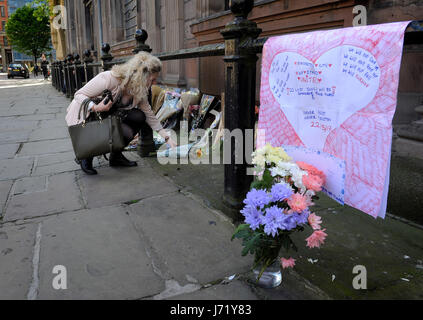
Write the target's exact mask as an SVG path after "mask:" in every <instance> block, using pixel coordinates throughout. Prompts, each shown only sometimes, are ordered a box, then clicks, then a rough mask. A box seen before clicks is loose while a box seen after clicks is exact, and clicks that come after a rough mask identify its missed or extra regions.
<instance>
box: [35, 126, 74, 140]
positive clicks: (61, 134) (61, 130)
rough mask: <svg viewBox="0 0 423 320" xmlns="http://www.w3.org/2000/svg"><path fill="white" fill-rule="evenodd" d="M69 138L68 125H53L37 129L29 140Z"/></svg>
mask: <svg viewBox="0 0 423 320" xmlns="http://www.w3.org/2000/svg"><path fill="white" fill-rule="evenodd" d="M64 138H69V131H68V128H67V127H63V126H62V127H52V128H39V129H35V130H34V131H33V132H32V133H31V135H30V136H29V141H40V140H52V139H64Z"/></svg>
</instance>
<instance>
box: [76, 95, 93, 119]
mask: <svg viewBox="0 0 423 320" xmlns="http://www.w3.org/2000/svg"><path fill="white" fill-rule="evenodd" d="M90 102H91V98H86V99H85V100H84V101H82V103H81V106H80V107H79V112H78V121H79V120H80V119H81V111H83V115H82V120H83V121H84V122H85V121H86V120H87V112H88V105H89V103H90Z"/></svg>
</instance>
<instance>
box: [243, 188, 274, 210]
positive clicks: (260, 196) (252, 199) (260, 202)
mask: <svg viewBox="0 0 423 320" xmlns="http://www.w3.org/2000/svg"><path fill="white" fill-rule="evenodd" d="M270 200H271V198H270V197H269V195H268V194H267V192H266V191H265V190H257V189H252V190H251V191H250V192H248V193H247V198H246V199H245V200H244V204H246V205H247V206H251V207H254V208H257V207H258V208H260V209H263V207H264V206H265V205H267V204H269V202H270Z"/></svg>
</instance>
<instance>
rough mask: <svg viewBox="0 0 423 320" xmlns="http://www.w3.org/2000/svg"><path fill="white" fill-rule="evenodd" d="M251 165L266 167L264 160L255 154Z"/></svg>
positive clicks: (261, 156)
mask: <svg viewBox="0 0 423 320" xmlns="http://www.w3.org/2000/svg"><path fill="white" fill-rule="evenodd" d="M253 164H255V165H257V166H259V167H261V168H264V167H265V166H266V158H265V157H264V156H263V155H261V154H257V155H255V156H254V158H253Z"/></svg>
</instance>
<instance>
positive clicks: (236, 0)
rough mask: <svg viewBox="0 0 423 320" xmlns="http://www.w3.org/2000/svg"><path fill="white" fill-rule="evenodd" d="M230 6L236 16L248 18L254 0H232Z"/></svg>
mask: <svg viewBox="0 0 423 320" xmlns="http://www.w3.org/2000/svg"><path fill="white" fill-rule="evenodd" d="M229 6H230V8H231V11H232V13H233V14H234V15H235V17H237V18H238V17H239V18H244V19H247V16H248V14H249V13H250V12H251V10H253V7H254V0H230V2H229Z"/></svg>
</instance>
